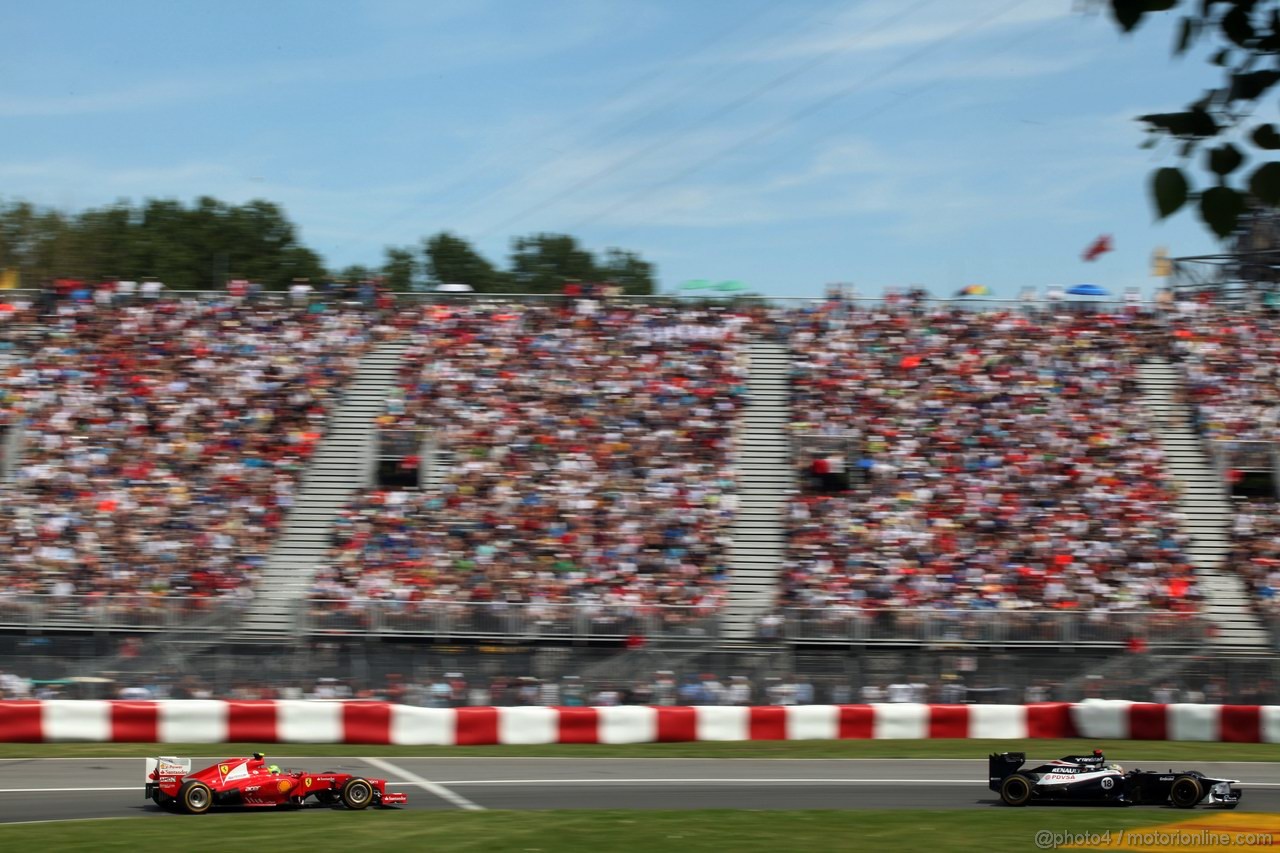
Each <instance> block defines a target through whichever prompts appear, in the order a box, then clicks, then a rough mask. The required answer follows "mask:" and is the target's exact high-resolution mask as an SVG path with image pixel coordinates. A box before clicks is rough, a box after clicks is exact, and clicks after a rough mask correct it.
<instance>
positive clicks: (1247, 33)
mask: <svg viewBox="0 0 1280 853" xmlns="http://www.w3.org/2000/svg"><path fill="white" fill-rule="evenodd" d="M1109 3H1110V7H1111V14H1112V16H1113V17H1114V19H1115V21H1116V23H1117V24H1118V25H1119V26H1120V28H1121V29H1122V30H1124V31H1125V32H1126V33H1131V32H1134V31H1135V30H1137V29H1138V27H1139V26H1141V24H1142V22H1143V21H1144V20H1146V19H1147V18H1149V16H1151V15H1152V14H1156V13H1169V12H1175V11H1176V12H1179V13H1180V15H1181V18H1180V21H1179V23H1178V28H1177V35H1176V38H1175V41H1174V44H1173V54H1174V55H1175V56H1182V55H1184V54H1186V53H1188V52H1189V51H1191V50H1192V49H1193V48H1200V49H1203V50H1204V51H1205V54H1206V56H1207V59H1208V62H1209V63H1210V64H1211V65H1213V66H1215V67H1217V68H1219V69H1221V70H1220V72H1219V73H1220V75H1221V76H1220V80H1219V84H1218V85H1217V86H1216V87H1214V88H1211V89H1207V90H1206V91H1205V92H1204V94H1203V95H1202V96H1201V97H1200V98H1198V99H1196V100H1195V101H1192V102H1191V103H1189V104H1187V106H1186V108H1185V109H1183V110H1180V111H1178V112H1168V113H1151V114H1149V115H1144V116H1139V117H1138V120H1139V121H1141V122H1143V123H1144V124H1145V125H1146V127H1147V131H1148V133H1149V134H1150V135H1149V137H1148V138H1147V140H1146V141H1145V142H1144V143H1143V147H1145V148H1154V147H1156V146H1158V145H1160V144H1162V143H1171V144H1173V145H1174V146H1176V148H1175V150H1176V152H1177V157H1178V158H1179V160H1180V161H1181V164H1180V165H1178V166H1164V167H1161V168H1159V169H1156V170H1155V172H1153V173H1152V175H1151V195H1152V199H1153V201H1154V204H1155V208H1156V213H1157V214H1158V216H1159V217H1160V218H1161V219H1163V218H1165V217H1167V216H1170V215H1171V214H1173V213H1175V212H1177V211H1178V210H1180V209H1182V208H1183V207H1184V206H1185V205H1186V204H1187V203H1188V202H1195V204H1196V207H1197V210H1198V212H1199V214H1200V218H1201V219H1202V220H1203V221H1204V223H1205V224H1206V225H1207V226H1208V227H1209V228H1210V229H1211V230H1212V231H1213V232H1214V233H1215V234H1216V235H1218V236H1219V237H1227V236H1229V235H1230V234H1232V233H1233V232H1234V231H1235V230H1236V226H1237V224H1238V223H1239V221H1240V217H1241V216H1242V215H1243V214H1244V213H1245V211H1246V210H1247V209H1248V208H1249V206H1250V205H1251V204H1261V205H1266V206H1269V207H1276V206H1277V205H1280V163H1277V162H1275V161H1274V160H1271V159H1269V158H1271V157H1274V156H1276V155H1275V154H1274V153H1272V152H1275V151H1280V132H1277V130H1276V126H1275V125H1274V124H1273V123H1271V122H1269V121H1265V120H1261V119H1259V117H1258V110H1259V108H1260V106H1262V105H1263V97H1264V96H1265V95H1266V94H1267V93H1268V92H1269V91H1270V90H1271V89H1272V87H1274V86H1275V85H1276V83H1280V0H1189V2H1182V0H1109ZM1246 164H1250V165H1248V168H1246ZM1197 187H1199V189H1197Z"/></svg>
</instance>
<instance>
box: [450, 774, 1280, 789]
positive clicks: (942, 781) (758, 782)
mask: <svg viewBox="0 0 1280 853" xmlns="http://www.w3.org/2000/svg"><path fill="white" fill-rule="evenodd" d="M986 781H987V780H986V779H777V778H771V779H685V778H681V777H675V778H671V779H600V778H596V779H449V780H443V781H440V782H436V783H435V784H437V785H670V786H675V787H678V786H680V785H683V784H689V785H779V786H781V785H969V786H973V785H983V784H985V783H986ZM1239 784H1240V785H1243V786H1247V787H1250V788H1280V782H1240V783H1239Z"/></svg>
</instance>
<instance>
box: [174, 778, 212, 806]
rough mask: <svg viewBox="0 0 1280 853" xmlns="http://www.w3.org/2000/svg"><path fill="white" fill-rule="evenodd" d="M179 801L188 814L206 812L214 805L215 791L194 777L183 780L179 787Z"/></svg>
mask: <svg viewBox="0 0 1280 853" xmlns="http://www.w3.org/2000/svg"><path fill="white" fill-rule="evenodd" d="M178 803H179V804H180V805H181V806H182V810H183V811H185V812H186V813H187V814H204V813H205V812H207V811H208V810H209V808H210V807H211V806H212V805H213V791H211V790H209V786H208V785H206V784H205V783H203V782H197V781H196V780H194V779H192V780H191V781H190V782H183V783H182V787H181V788H179V789H178Z"/></svg>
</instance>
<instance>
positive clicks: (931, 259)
mask: <svg viewBox="0 0 1280 853" xmlns="http://www.w3.org/2000/svg"><path fill="white" fill-rule="evenodd" d="M1073 5H1074V4H1073V3H1072V2H1071V0H1022V2H1018V0H963V2H960V0H863V1H862V2H856V0H844V2H839V1H838V0H799V2H788V3H785V4H784V3H776V2H769V0H699V2H695V3H690V2H677V1H675V0H673V1H671V2H669V1H668V0H611V2H604V0H538V2H516V0H489V2H485V0H467V2H461V0H432V1H431V2H426V0H422V2H411V1H410V2H401V0H388V2H367V3H338V2H321V0H316V2H288V0H271V2H265V3H264V2H235V1H234V0H233V1H231V2H228V1H227V0H223V2H216V3H215V2H198V3H197V2H180V3H172V2H168V3H158V2H156V3H144V2H131V1H130V0H116V2H113V3H111V4H109V5H101V4H93V3H89V2H59V0H47V2H42V3H21V4H20V3H8V4H5V5H4V7H3V8H0V30H2V31H3V32H4V33H5V35H6V37H5V50H4V51H3V53H0V122H2V124H0V127H3V132H2V134H0V197H3V198H6V199H14V198H24V199H29V200H31V201H35V202H38V203H41V204H45V205H50V206H55V207H59V208H62V209H67V210H77V209H81V208H84V207H88V206H93V205H101V204H106V203H109V202H112V201H114V200H116V199H120V198H128V199H132V200H141V199H143V198H147V197H175V198H180V199H184V200H190V199H192V198H194V197H196V196H198V195H202V194H203V195H212V196H215V197H218V198H222V199H224V200H227V201H231V202H243V201H247V200H249V199H252V198H266V199H270V200H272V201H276V202H279V203H281V204H283V205H284V206H285V207H286V209H287V210H288V212H289V214H290V216H291V217H292V219H293V220H294V221H295V222H296V223H297V224H298V226H299V228H300V230H301V234H302V238H303V239H304V241H305V242H306V243H307V244H308V245H310V246H312V247H313V248H315V249H316V250H318V251H319V252H320V253H321V254H322V255H323V256H324V258H325V260H326V261H327V262H329V263H330V264H332V265H335V266H341V265H346V264H349V263H377V262H379V261H380V259H381V256H382V247H383V246H385V245H388V244H394V245H404V244H410V243H417V242H418V241H419V240H420V239H421V238H422V237H423V236H425V235H429V234H432V233H435V232H437V231H441V230H450V231H453V232H455V233H457V234H460V235H461V236H464V237H466V238H468V239H470V240H472V241H473V242H474V243H475V244H476V245H477V246H478V248H480V249H481V251H483V252H484V253H485V254H486V255H488V256H489V257H490V258H491V259H493V260H495V261H498V262H503V261H505V258H506V255H507V253H508V249H509V241H510V239H511V237H513V236H516V235H522V234H529V233H533V232H538V231H563V232H568V233H572V234H575V235H577V236H578V237H580V238H581V239H582V240H583V242H584V243H585V244H586V245H587V246H589V247H590V248H593V249H597V250H599V249H604V248H605V247H608V246H621V247H625V248H628V249H633V250H635V251H638V252H640V253H641V254H642V255H643V256H645V257H646V258H648V259H650V260H652V261H654V262H655V263H656V264H657V266H658V270H659V275H660V279H661V281H662V284H663V285H664V288H665V289H668V290H670V289H672V288H674V287H675V286H677V285H679V283H680V282H682V281H685V280H688V279H712V280H723V279H736V280H740V281H743V282H746V283H747V284H748V285H750V286H751V287H752V288H753V289H754V290H757V291H760V292H763V293H767V294H770V295H777V296H815V295H819V294H820V293H821V292H822V288H823V285H824V284H825V283H826V282H831V281H849V282H854V283H855V284H856V285H857V286H858V288H859V290H860V292H862V293H867V294H879V293H880V292H881V291H882V290H883V288H884V287H885V286H887V285H901V284H907V283H922V284H924V285H925V286H926V287H928V288H929V289H930V290H931V291H932V292H934V293H935V294H940V295H941V294H949V293H950V292H952V291H954V290H956V289H957V288H959V287H962V286H964V285H966V284H972V283H982V284H987V285H989V286H990V287H992V288H993V290H995V292H996V293H997V294H999V295H1008V296H1012V295H1016V293H1017V291H1018V290H1019V288H1021V287H1022V286H1023V285H1037V286H1044V285H1046V284H1048V283H1051V282H1058V283H1063V284H1068V285H1069V284H1074V283H1078V282H1084V281H1088V282H1096V283H1099V284H1102V285H1104V286H1107V287H1111V288H1115V289H1117V290H1118V289H1122V288H1124V287H1125V286H1129V285H1139V286H1142V287H1144V288H1149V287H1150V286H1151V284H1152V282H1153V280H1152V279H1150V278H1149V277H1148V271H1149V258H1150V253H1151V251H1152V249H1153V248H1154V247H1156V246H1168V247H1169V249H1170V250H1171V252H1172V253H1173V254H1175V255H1185V254H1199V253H1203V252H1207V251H1212V250H1213V249H1214V244H1213V242H1212V240H1211V239H1210V238H1209V237H1208V236H1206V233H1205V232H1204V230H1203V229H1202V228H1201V226H1200V224H1199V222H1198V221H1197V220H1196V219H1195V217H1194V215H1193V214H1191V213H1190V212H1189V211H1186V212H1183V213H1180V214H1178V215H1177V216H1175V217H1173V218H1172V219H1170V220H1168V221H1166V222H1163V223H1156V222H1155V221H1154V217H1153V215H1152V212H1151V207H1150V204H1149V202H1148V199H1147V192H1146V179H1147V178H1146V176H1147V173H1148V171H1149V170H1150V169H1151V168H1152V167H1154V166H1155V165H1158V164H1160V163H1162V162H1163V161H1164V159H1165V156H1166V155H1165V153H1162V152H1151V151H1142V150H1140V149H1139V148H1138V145H1139V143H1140V142H1141V141H1142V138H1143V134H1142V133H1141V131H1140V128H1139V126H1138V124H1137V123H1136V122H1134V121H1133V118H1132V117H1133V116H1135V115H1138V114H1141V113H1144V112H1152V111H1160V110H1165V109H1176V108H1178V107H1180V106H1181V105H1182V104H1183V103H1184V102H1185V101H1186V100H1188V99H1189V98H1190V97H1192V96H1194V95H1196V94H1198V93H1199V91H1200V90H1201V89H1202V88H1204V87H1205V86H1207V85H1209V84H1210V83H1211V82H1213V78H1212V76H1211V70H1210V68H1209V67H1207V66H1206V65H1205V64H1204V63H1203V62H1202V61H1200V60H1199V59H1197V58H1194V57H1192V58H1188V59H1184V60H1175V59H1172V58H1170V56H1169V46H1170V43H1171V40H1172V34H1173V22H1174V19H1173V18H1172V17H1171V16H1165V18H1164V19H1163V20H1162V19H1160V18H1159V17H1157V19H1156V20H1154V21H1152V22H1150V23H1148V24H1145V25H1144V26H1143V28H1142V29H1141V30H1140V31H1139V33H1138V34H1137V35H1136V37H1131V38H1126V37H1123V36H1121V35H1120V34H1119V33H1118V32H1117V30H1116V28H1115V27H1114V26H1113V25H1112V23H1111V22H1110V21H1109V20H1108V19H1106V18H1105V17H1103V16H1101V15H1096V14H1095V15H1086V14H1079V13H1077V12H1074V11H1073ZM108 9H109V12H108ZM1102 233H1110V234H1112V235H1114V238H1115V243H1116V251H1115V252H1113V253H1111V254H1109V255H1106V256H1104V257H1103V258H1102V259H1101V260H1100V261H1098V262H1096V263H1092V264H1087V263H1084V262H1082V261H1081V260H1080V253H1081V251H1082V250H1083V249H1084V247H1085V246H1086V245H1087V244H1088V243H1090V242H1091V241H1092V240H1093V239H1094V238H1095V237H1097V236H1098V235H1099V234H1102Z"/></svg>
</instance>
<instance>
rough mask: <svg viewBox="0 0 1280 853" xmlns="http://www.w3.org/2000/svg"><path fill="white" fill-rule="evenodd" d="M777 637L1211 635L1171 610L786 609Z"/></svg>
mask: <svg viewBox="0 0 1280 853" xmlns="http://www.w3.org/2000/svg"><path fill="white" fill-rule="evenodd" d="M781 615H782V617H783V620H784V621H783V626H782V629H783V630H782V636H783V637H784V638H786V639H787V640H790V641H793V642H801V643H868V644H874V643H882V644H889V643H899V644H901V643H905V644H939V645H947V644H949V645H958V646H995V645H1022V646H1060V647H1071V646H1107V645H1125V644H1128V643H1131V642H1133V641H1135V640H1140V641H1141V642H1143V643H1145V644H1146V645H1147V646H1150V647H1155V646H1195V645H1199V644H1200V643H1202V642H1204V641H1205V639H1206V638H1207V637H1208V631H1207V626H1206V623H1205V621H1204V620H1203V619H1201V618H1200V616H1198V615H1197V614H1194V613H1176V612H1171V611H1123V612H1116V611H1105V610H1087V611H1063V610H926V609H915V610H905V609H904V610H879V611H852V610H849V609H843V608H836V607H827V608H787V609H784V610H783V611H782V613H781Z"/></svg>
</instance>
